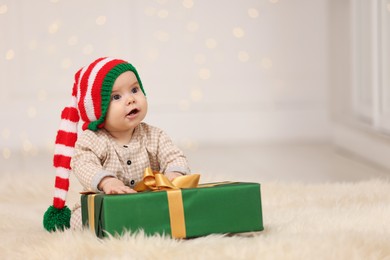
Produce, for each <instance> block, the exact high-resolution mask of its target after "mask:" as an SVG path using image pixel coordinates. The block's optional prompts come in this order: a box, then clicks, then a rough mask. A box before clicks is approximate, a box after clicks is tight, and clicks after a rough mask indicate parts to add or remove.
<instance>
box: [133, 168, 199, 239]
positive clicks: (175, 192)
mask: <svg viewBox="0 0 390 260" xmlns="http://www.w3.org/2000/svg"><path fill="white" fill-rule="evenodd" d="M199 178H200V175H199V174H191V175H184V176H179V177H177V178H175V179H174V180H173V181H172V182H171V181H169V180H168V178H167V177H166V176H165V175H164V174H162V173H160V172H153V171H152V169H150V168H146V169H145V173H144V177H143V178H142V181H141V182H139V183H138V184H137V185H136V186H135V188H134V190H136V191H139V192H141V191H147V190H153V191H156V190H166V191H167V197H168V208H169V220H170V222H171V235H172V237H174V238H185V237H186V226H185V217H184V206H183V198H182V194H181V190H180V189H183V188H195V187H197V186H198V183H199Z"/></svg>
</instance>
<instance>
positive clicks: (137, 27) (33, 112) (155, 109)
mask: <svg viewBox="0 0 390 260" xmlns="http://www.w3.org/2000/svg"><path fill="white" fill-rule="evenodd" d="M327 8H328V7H327V1H326V0H288V1H287V0H269V1H266V0H263V1H253V0H240V1H207V0H198V1H191V0H184V1H181V0H180V1H179V0H156V1H141V0H138V1H134V0H133V1H128V0H126V1H125V0H121V1H120V0H117V1H103V0H88V1H86V0H84V1H76V0H67V1H65V0H51V1H49V0H39V1H27V0H19V1H13V0H3V1H2V2H1V3H0V71H1V72H0V73H1V76H0V92H1V95H0V118H1V121H0V122H1V123H0V149H1V150H2V151H3V156H4V157H7V156H8V157H9V156H10V152H11V151H12V150H14V149H16V150H20V149H21V150H22V151H24V152H33V151H36V150H37V149H41V148H48V149H52V144H53V142H54V137H55V132H56V129H57V127H58V123H59V116H60V110H61V109H62V107H63V106H65V105H66V104H67V103H68V102H69V100H70V92H71V87H72V84H73V74H74V73H75V72H76V70H78V69H79V68H80V67H81V66H84V65H86V64H87V63H89V62H90V61H92V60H93V59H95V58H97V57H100V56H115V57H118V58H123V59H126V60H129V61H130V62H131V63H133V64H134V65H135V66H136V67H137V68H138V70H139V73H140V75H141V78H142V80H143V83H144V86H145V90H146V92H147V96H148V100H149V107H150V109H149V115H148V116H147V119H146V121H148V122H150V123H151V124H154V125H157V126H160V127H161V128H163V129H165V130H166V131H167V132H168V133H169V134H170V135H171V136H172V138H173V139H175V140H176V141H177V142H179V143H182V144H188V145H191V144H199V143H200V144H202V143H209V142H224V143H225V142H233V143H234V142H261V141H267V142H268V141H286V140H289V141H290V140H302V139H303V140H307V139H310V140H323V139H327V138H328V137H329V136H330V124H329V118H328V111H329V107H328V106H329V104H328V98H327V95H328V60H327V57H328V51H329V50H328V35H327V30H328V28H327V22H328V21H327V15H328V9H327ZM0 156H1V155H0Z"/></svg>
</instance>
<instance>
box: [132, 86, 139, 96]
mask: <svg viewBox="0 0 390 260" xmlns="http://www.w3.org/2000/svg"><path fill="white" fill-rule="evenodd" d="M137 92H138V86H137V87H134V88H132V89H131V93H133V94H135V93H137Z"/></svg>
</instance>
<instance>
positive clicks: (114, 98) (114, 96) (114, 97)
mask: <svg viewBox="0 0 390 260" xmlns="http://www.w3.org/2000/svg"><path fill="white" fill-rule="evenodd" d="M120 98H121V95H119V94H115V95H112V96H111V100H119V99H120Z"/></svg>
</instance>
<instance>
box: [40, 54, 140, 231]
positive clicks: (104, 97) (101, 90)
mask: <svg viewBox="0 0 390 260" xmlns="http://www.w3.org/2000/svg"><path fill="white" fill-rule="evenodd" d="M126 71H132V72H134V74H135V76H136V77H137V80H138V83H139V85H140V87H141V90H142V92H143V93H144V94H145V91H144V89H143V86H142V82H141V79H140V77H139V75H138V73H137V70H136V69H135V68H134V67H133V66H132V65H131V64H130V63H128V62H126V61H124V60H120V59H113V58H107V57H105V58H99V59H97V60H95V61H93V62H92V63H91V64H90V65H88V66H85V67H83V68H81V69H80V70H79V71H78V72H77V73H76V74H75V82H74V85H73V90H72V101H71V103H70V105H69V106H67V107H65V108H64V109H63V110H62V113H61V123H60V127H59V130H58V132H57V137H56V141H55V151H54V159H53V162H54V167H55V168H56V178H55V191H54V200H53V205H52V206H50V207H49V209H48V210H47V211H46V213H45V215H44V218H43V226H44V227H45V229H47V230H48V231H55V230H57V229H59V230H63V229H64V228H69V227H70V210H69V208H68V207H67V206H65V201H66V195H67V193H68V189H69V174H70V171H71V167H70V161H71V159H72V156H73V152H74V146H75V143H76V140H77V129H78V123H79V121H80V119H81V120H82V121H83V125H82V129H83V130H86V129H90V130H92V131H96V130H98V129H100V128H102V127H103V126H104V120H105V117H106V114H107V109H108V105H109V103H110V99H111V91H112V86H113V85H114V82H115V80H116V79H117V77H118V76H119V75H120V74H122V73H123V72H126Z"/></svg>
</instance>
